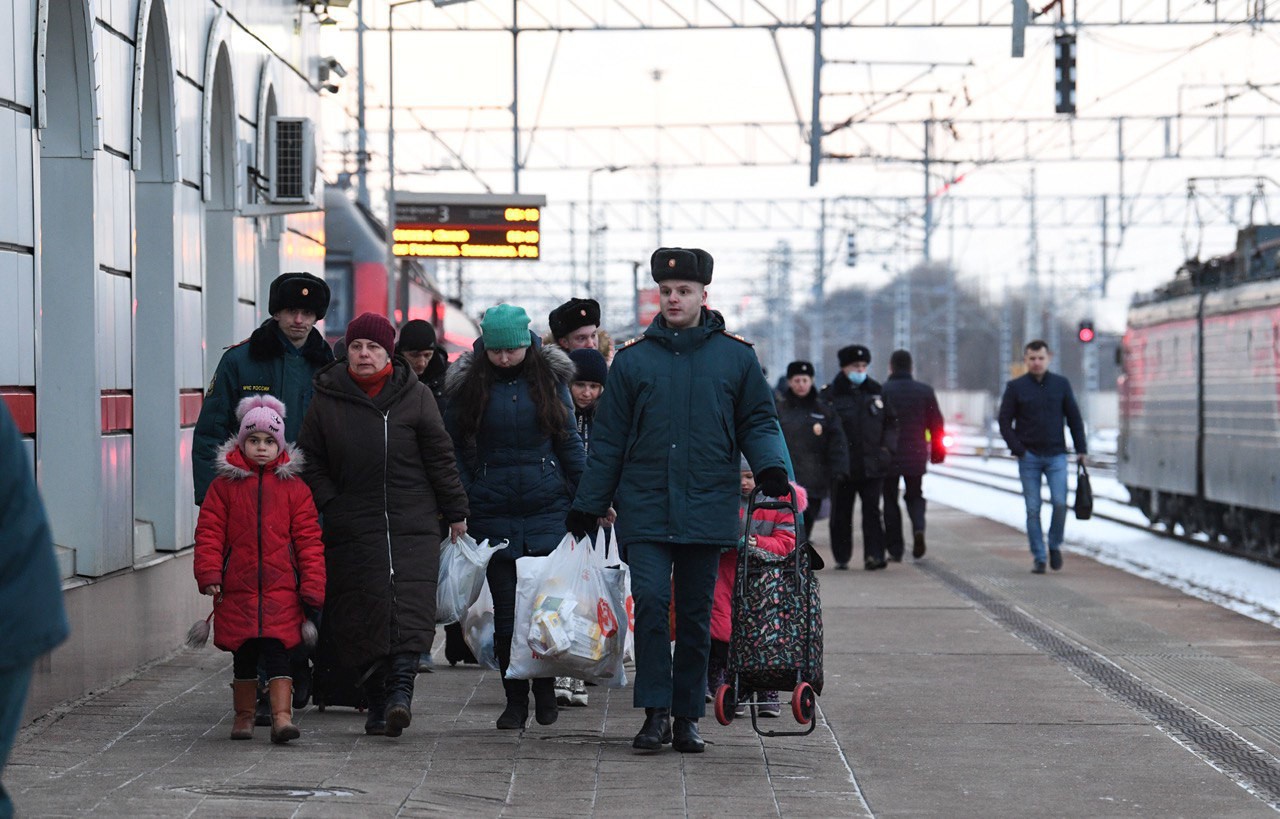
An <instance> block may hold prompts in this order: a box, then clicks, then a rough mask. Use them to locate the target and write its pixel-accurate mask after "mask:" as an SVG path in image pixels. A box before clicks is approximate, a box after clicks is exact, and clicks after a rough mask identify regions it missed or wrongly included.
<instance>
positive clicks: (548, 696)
mask: <svg viewBox="0 0 1280 819" xmlns="http://www.w3.org/2000/svg"><path fill="white" fill-rule="evenodd" d="M532 688H533V718H534V719H536V720H537V721H538V724H539V725H550V724H551V723H553V722H555V721H556V719H557V718H559V716H560V708H559V706H557V705H556V678H555V677H538V678H537V679H535V680H534V681H533V686H532Z"/></svg>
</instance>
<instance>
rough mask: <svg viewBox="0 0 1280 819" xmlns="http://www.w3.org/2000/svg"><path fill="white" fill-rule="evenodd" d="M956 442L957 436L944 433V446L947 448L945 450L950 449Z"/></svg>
mask: <svg viewBox="0 0 1280 819" xmlns="http://www.w3.org/2000/svg"><path fill="white" fill-rule="evenodd" d="M955 442H956V439H955V438H952V437H951V436H950V435H943V436H942V448H943V449H945V450H948V451H950V449H951V446H952V445H953V444H954V443H955Z"/></svg>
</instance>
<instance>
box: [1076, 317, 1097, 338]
mask: <svg viewBox="0 0 1280 819" xmlns="http://www.w3.org/2000/svg"><path fill="white" fill-rule="evenodd" d="M1076 338H1078V339H1080V343H1081V344H1088V343H1089V342H1091V341H1093V339H1094V332H1093V322H1092V321H1089V320H1087V319H1086V320H1085V321H1082V322H1080V329H1079V330H1078V331H1077V332H1076Z"/></svg>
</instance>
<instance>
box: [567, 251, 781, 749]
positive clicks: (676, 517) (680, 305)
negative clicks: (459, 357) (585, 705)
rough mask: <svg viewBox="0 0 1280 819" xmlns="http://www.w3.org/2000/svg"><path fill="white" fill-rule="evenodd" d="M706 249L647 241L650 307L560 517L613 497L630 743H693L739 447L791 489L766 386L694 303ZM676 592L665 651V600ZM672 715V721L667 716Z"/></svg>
mask: <svg viewBox="0 0 1280 819" xmlns="http://www.w3.org/2000/svg"><path fill="white" fill-rule="evenodd" d="M711 266H712V259H711V254H709V253H707V252H706V251H705V250H698V249H692V248H690V249H685V248H659V249H658V250H657V251H655V252H654V254H653V256H652V258H651V259H650V268H651V272H652V275H653V279H654V281H656V282H657V283H658V291H659V296H660V306H661V313H660V314H659V315H658V316H656V317H655V318H654V320H653V323H652V324H650V325H649V328H648V329H647V330H645V332H644V335H642V336H640V337H639V338H636V339H633V340H631V341H629V342H627V343H626V344H624V345H622V347H621V348H620V349H619V350H618V353H617V355H616V356H615V357H614V360H613V366H612V367H611V368H610V369H609V385H608V389H606V390H605V391H604V397H603V398H601V399H600V404H599V406H598V408H597V409H596V415H595V425H594V427H593V429H592V439H591V453H590V455H589V456H588V458H587V469H586V472H585V473H584V474H583V476H582V481H581V483H579V484H578V494H577V497H576V498H575V499H574V502H573V509H572V510H571V511H570V512H569V515H568V517H567V519H566V521H565V523H566V525H567V527H568V529H569V531H571V532H574V533H575V534H581V533H584V532H586V531H587V530H589V529H593V528H595V526H596V525H597V523H598V522H599V520H600V519H601V518H604V517H605V516H606V515H607V514H608V512H609V508H610V505H611V504H612V505H613V506H614V507H615V508H616V509H617V532H618V535H619V537H620V539H621V542H622V544H623V546H624V548H625V549H626V555H627V561H628V563H629V564H630V566H631V590H632V595H633V597H634V598H635V635H636V637H635V641H636V684H635V694H634V699H633V702H634V705H635V707H637V708H644V709H645V721H644V727H642V728H641V729H640V733H639V734H637V735H636V737H635V740H634V742H633V743H632V747H634V748H636V749H637V750H641V751H657V750H661V748H662V746H663V745H664V744H666V743H668V742H670V743H671V744H672V747H674V748H675V749H676V750H677V751H680V752H682V753H700V752H702V751H703V750H704V748H705V744H704V743H703V741H702V738H701V737H700V736H699V735H698V718H699V717H701V716H702V714H703V713H704V712H705V710H706V704H705V700H704V694H705V692H706V688H707V658H708V656H709V654H710V651H711V604H712V597H713V595H714V592H715V585H716V571H717V568H718V564H719V562H720V550H721V548H723V547H732V546H735V545H737V543H738V538H739V535H740V534H741V532H740V528H741V524H740V523H739V520H738V500H739V496H740V483H741V479H740V471H739V470H740V464H741V455H740V454H739V453H741V454H745V455H746V457H747V461H748V462H749V463H750V464H751V468H752V470H753V471H754V472H755V474H756V483H757V484H758V485H759V487H760V488H761V489H762V490H763V491H764V494H766V495H769V496H771V497H779V496H784V495H787V494H789V493H790V491H791V486H790V484H789V483H788V481H787V472H786V459H785V457H784V454H783V452H784V445H783V443H782V433H781V431H780V429H779V427H778V415H777V412H776V411H775V409H774V403H773V392H772V391H771V390H770V389H769V384H768V383H767V382H766V381H765V380H764V373H763V372H761V370H760V362H759V360H758V359H757V358H756V355H755V351H754V350H752V348H751V345H750V343H749V342H747V341H745V340H744V339H742V338H740V337H738V336H735V335H732V334H730V333H727V332H725V328H724V319H723V318H721V316H720V314H719V313H717V312H715V311H713V310H708V309H707V308H706V301H707V292H706V286H707V285H708V284H709V283H710V282H711ZM673 593H674V599H675V630H676V634H675V642H676V646H675V652H674V656H673V654H672V651H671V643H670V623H669V607H670V603H671V600H672V595H673ZM672 716H674V717H675V724H674V726H672V725H671V724H670V722H669V718H670V717H672Z"/></svg>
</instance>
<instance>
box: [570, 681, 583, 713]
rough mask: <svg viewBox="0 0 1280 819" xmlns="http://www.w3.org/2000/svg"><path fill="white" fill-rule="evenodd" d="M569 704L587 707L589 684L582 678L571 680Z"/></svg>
mask: <svg viewBox="0 0 1280 819" xmlns="http://www.w3.org/2000/svg"><path fill="white" fill-rule="evenodd" d="M569 704H570V705H576V706H579V707H586V704H587V684H586V683H585V682H583V681H582V680H570V681H569Z"/></svg>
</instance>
